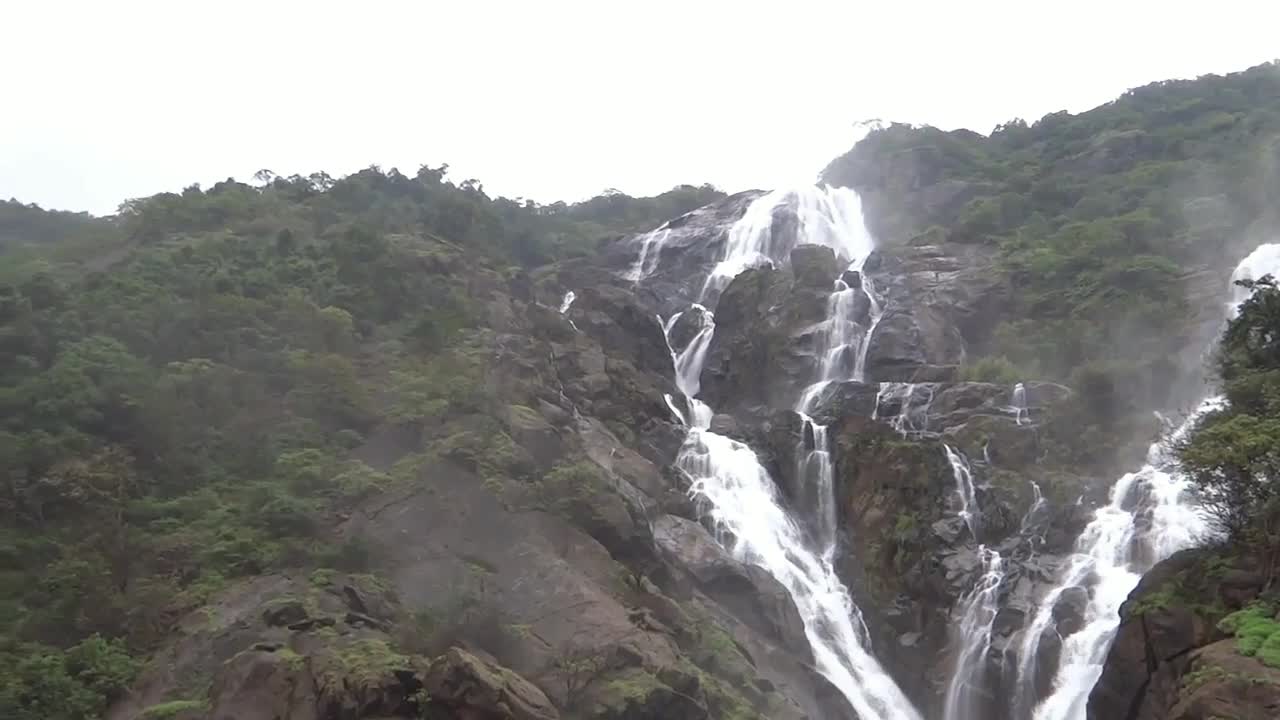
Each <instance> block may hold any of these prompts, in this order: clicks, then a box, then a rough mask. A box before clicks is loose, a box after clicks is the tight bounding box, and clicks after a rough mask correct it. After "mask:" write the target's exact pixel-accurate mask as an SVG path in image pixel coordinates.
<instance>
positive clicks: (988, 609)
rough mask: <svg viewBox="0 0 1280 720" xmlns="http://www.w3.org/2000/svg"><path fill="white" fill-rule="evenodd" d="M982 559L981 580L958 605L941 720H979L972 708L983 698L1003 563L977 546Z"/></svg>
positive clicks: (996, 555) (998, 605) (983, 547)
mask: <svg viewBox="0 0 1280 720" xmlns="http://www.w3.org/2000/svg"><path fill="white" fill-rule="evenodd" d="M978 554H979V556H980V557H981V558H982V576H981V577H979V578H978V581H977V582H976V583H974V586H973V589H972V590H971V591H969V594H968V595H967V596H965V597H964V598H963V599H962V600H961V601H960V605H959V608H960V612H959V616H960V624H959V626H958V634H959V638H960V647H959V652H958V653H957V655H956V662H955V669H954V670H952V672H951V679H950V680H949V681H948V683H947V694H946V698H945V700H944V704H943V713H942V717H943V718H944V720H983V719H984V718H985V716H984V715H982V714H981V713H980V712H979V709H978V708H977V707H975V705H976V698H977V697H978V696H981V695H982V694H983V692H982V691H983V679H984V675H985V674H986V669H987V652H988V651H989V650H990V649H991V630H992V628H993V627H994V626H995V623H996V613H997V612H999V610H1000V585H1001V584H1002V583H1003V582H1004V559H1003V558H1001V557H1000V553H998V552H996V551H995V550H991V549H990V548H987V547H986V546H984V545H979V546H978Z"/></svg>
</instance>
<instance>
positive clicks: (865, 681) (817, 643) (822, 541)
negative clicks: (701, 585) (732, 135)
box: [636, 187, 919, 720]
mask: <svg viewBox="0 0 1280 720" xmlns="http://www.w3.org/2000/svg"><path fill="white" fill-rule="evenodd" d="M783 207H787V208H790V209H793V210H794V211H795V213H796V218H797V222H798V238H799V239H798V242H799V243H803V244H820V245H825V246H828V247H831V248H833V249H834V250H835V251H836V252H837V254H838V255H840V256H841V257H842V258H843V259H844V260H845V261H846V262H848V263H850V266H851V267H853V266H858V267H860V264H861V262H862V261H863V260H864V259H865V258H866V255H867V254H868V253H869V252H870V248H871V242H870V236H869V234H868V233H867V231H866V228H865V226H864V225H863V221H862V214H861V208H860V204H859V199H858V196H857V194H856V193H854V192H853V191H852V190H847V189H833V188H817V187H809V188H803V189H800V190H796V191H790V192H771V193H768V194H765V195H763V196H761V197H760V198H757V199H756V200H755V201H754V202H752V203H751V205H750V206H749V207H748V208H747V210H746V212H745V213H744V214H743V216H742V218H740V219H739V220H738V221H737V222H736V223H734V225H733V227H732V228H731V229H730V231H729V237H728V240H727V243H726V248H725V253H724V256H723V258H722V259H721V260H720V262H719V263H718V264H717V265H716V267H715V269H714V270H713V271H712V272H711V274H710V275H709V276H708V278H707V280H706V283H705V285H704V286H703V291H702V296H703V297H704V298H718V297H719V294H720V292H721V291H722V290H723V289H724V288H725V287H727V286H728V284H729V282H730V281H731V280H732V279H733V277H734V276H736V275H737V274H738V273H740V272H742V271H743V270H745V269H747V268H750V267H756V266H760V265H763V264H775V263H781V262H785V260H786V258H787V256H788V254H789V253H790V250H791V248H790V247H785V246H783V245H781V244H780V242H782V241H780V240H779V239H777V238H774V237H773V232H772V230H773V219H774V213H775V211H777V210H779V209H780V208H783ZM641 252H642V253H646V254H647V253H651V252H652V249H651V248H650V247H649V243H648V241H646V243H645V244H644V245H643V246H642V249H641ZM637 267H639V268H640V272H639V273H636V277H637V281H638V280H639V279H643V277H644V275H645V270H644V267H645V262H644V260H643V259H641V260H640V261H638V262H637ZM841 292H845V290H842V289H841V288H839V286H838V285H837V287H836V290H835V293H834V294H839V293H841ZM710 302H714V299H713V300H710ZM841 302H842V300H841V299H840V298H835V299H833V301H832V303H831V305H830V306H829V308H832V309H833V313H832V314H833V315H834V314H835V312H838V308H839V306H840V303H841ZM701 316H702V317H703V318H704V320H703V321H702V326H701V327H700V328H699V330H698V333H697V334H696V335H695V336H694V338H693V339H692V340H690V341H689V343H688V344H687V345H686V346H685V347H683V348H681V349H680V350H679V351H678V352H677V351H676V350H674V349H673V350H672V355H673V361H674V365H675V368H676V383H677V386H678V387H679V388H680V390H681V392H682V393H684V395H685V396H686V399H687V402H688V406H689V416H690V417H689V418H687V419H686V425H687V426H688V427H689V433H688V436H687V438H686V439H685V443H684V445H683V447H682V448H681V450H680V454H679V456H678V457H677V460H676V465H677V467H679V468H680V469H681V470H683V471H684V472H685V473H686V474H687V475H688V476H689V477H690V479H691V480H692V488H691V492H692V493H693V494H694V496H695V497H698V498H699V499H702V500H704V501H706V502H707V503H708V505H709V507H710V511H709V515H710V518H711V520H712V521H713V522H714V526H715V530H716V536H717V539H718V540H719V541H720V542H721V543H722V544H724V545H725V546H726V548H728V549H729V550H730V551H731V552H732V553H733V555H734V556H735V557H737V558H738V559H740V560H742V561H744V562H748V563H752V564H755V565H759V566H760V567H762V568H764V569H765V570H767V571H768V572H769V573H770V574H771V575H773V577H774V578H776V579H777V580H778V581H779V582H780V583H781V584H782V585H783V586H784V587H786V588H787V590H788V591H789V592H790V594H791V596H792V598H793V599H794V601H795V603H796V607H797V608H798V609H799V611H800V616H801V619H802V620H803V622H804V627H805V635H806V637H807V638H808V640H809V644H810V646H811V647H812V649H813V654H814V659H815V661H816V665H817V667H818V669H819V671H821V672H822V674H823V675H824V676H826V677H827V679H828V680H830V681H831V682H832V683H833V684H834V685H835V686H836V687H837V688H838V689H839V690H840V692H841V693H842V694H843V695H844V696H845V697H846V698H847V699H848V700H849V703H850V704H851V705H852V706H853V708H854V710H855V711H856V712H857V714H858V717H859V719H860V720H919V714H918V713H917V712H916V711H915V709H914V708H913V707H912V704H911V702H910V701H909V700H908V699H907V697H906V695H905V694H903V692H902V690H901V689H900V688H898V686H897V685H896V684H895V683H894V682H893V679H892V678H890V677H889V675H888V673H886V672H885V671H884V669H883V668H882V667H881V666H880V664H879V662H877V661H876V659H875V657H874V655H873V654H872V653H871V650H870V641H869V637H868V633H867V629H866V626H865V624H864V623H863V621H862V614H861V612H860V611H859V609H858V608H857V606H856V605H855V604H854V603H853V600H852V598H851V597H850V595H849V591H848V589H847V588H846V587H845V586H844V584H843V583H842V582H841V580H840V578H839V576H838V575H837V573H836V571H835V567H834V563H833V559H834V553H835V516H834V512H835V510H834V498H833V492H834V489H833V487H832V484H833V470H832V465H831V460H830V452H829V447H828V438H827V432H826V431H827V428H826V427H824V426H821V425H819V424H817V423H814V422H813V421H812V420H810V419H808V417H807V416H805V422H806V423H808V426H809V427H808V429H809V430H810V431H811V432H812V436H813V443H812V448H811V449H810V450H809V452H808V455H807V456H806V457H805V458H804V464H805V466H806V469H809V468H812V471H811V472H806V475H805V476H806V477H810V476H812V479H813V489H814V491H815V492H816V493H817V494H818V495H819V498H820V501H819V507H820V509H821V510H820V515H822V516H823V517H824V518H825V517H826V516H827V515H828V514H829V515H830V518H829V520H822V519H820V520H819V522H818V525H819V531H818V533H817V535H818V538H819V540H818V543H817V545H818V546H819V547H818V548H817V549H816V550H817V551H816V552H815V548H813V547H812V543H811V542H810V541H809V540H808V539H807V535H806V533H805V532H803V531H802V530H801V528H800V526H799V524H798V523H797V522H796V521H795V520H794V519H793V518H792V517H791V515H790V514H789V513H788V512H787V510H786V509H785V507H784V506H783V503H782V501H781V499H780V498H779V497H778V495H777V490H776V486H775V484H774V482H773V479H772V478H770V477H769V474H768V472H767V471H766V470H765V469H764V467H763V466H762V465H761V464H760V461H759V458H757V457H756V454H755V453H754V452H753V451H752V450H751V448H750V447H748V446H747V445H745V444H743V443H740V442H738V441H736V440H732V439H730V438H727V437H724V436H721V435H718V434H716V433H714V432H712V431H711V430H710V429H709V427H710V421H711V417H712V411H711V409H710V408H709V407H707V406H706V404H705V403H702V402H701V401H700V400H698V399H697V398H696V397H695V396H696V395H697V393H698V391H699V389H700V380H699V378H700V376H701V373H702V366H703V363H704V362H705V359H706V352H707V349H708V348H709V347H710V344H711V339H712V337H713V336H714V333H715V322H714V319H713V315H712V314H711V313H710V312H708V311H704V312H703V313H701ZM677 319H678V318H675V317H673V318H672V319H670V320H668V321H667V322H666V323H664V324H663V327H664V329H665V330H666V333H667V344H668V346H670V345H671V340H670V333H671V331H672V329H673V328H674V327H675V324H676V320H677ZM832 320H833V319H832V318H828V320H827V322H828V324H829V325H828V332H827V333H825V336H826V337H827V338H828V339H827V340H825V344H827V345H828V346H831V345H833V344H834V343H846V344H847V343H848V340H847V339H846V336H845V334H844V333H846V332H847V328H848V326H849V325H850V324H849V323H843V322H833V321H832ZM838 328H845V329H838ZM826 350H827V354H830V353H829V351H830V350H831V347H828V348H826ZM824 367H827V364H826V363H824ZM838 367H839V363H831V364H830V366H829V367H827V369H824V370H822V372H823V373H824V374H826V373H827V372H832V373H835V372H837V369H835V368H838ZM824 380H830V378H819V382H820V383H821V382H823V381H824ZM814 396H815V395H814V394H812V393H809V392H806V393H804V394H803V395H802V397H801V400H800V402H801V405H803V406H807V404H808V403H809V402H811V401H812V398H813V397H814ZM668 404H669V405H670V406H671V407H672V409H673V411H675V405H674V402H672V401H671V400H670V399H668ZM800 409H801V410H802V411H803V410H804V409H805V407H801V408H800ZM676 414H677V415H678V416H681V414H680V413H678V412H677V413H676ZM681 417H682V419H684V418H683V416H681Z"/></svg>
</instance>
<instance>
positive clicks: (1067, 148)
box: [825, 63, 1280, 385]
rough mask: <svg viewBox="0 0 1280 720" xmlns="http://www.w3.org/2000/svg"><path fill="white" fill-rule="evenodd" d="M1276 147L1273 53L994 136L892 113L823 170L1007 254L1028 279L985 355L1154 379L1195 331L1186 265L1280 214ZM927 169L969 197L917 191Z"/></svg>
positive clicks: (1279, 71)
mask: <svg viewBox="0 0 1280 720" xmlns="http://www.w3.org/2000/svg"><path fill="white" fill-rule="evenodd" d="M1278 161H1280V66H1277V65H1276V64H1274V63H1271V64H1266V65H1260V66H1258V67H1255V68H1252V69H1250V70H1247V71H1244V72H1240V73H1234V74H1231V75H1227V76H1216V75H1209V76H1204V77H1202V78H1199V79H1196V80H1170V81H1164V82H1157V83H1152V84H1150V85H1146V86H1143V87H1139V88H1135V89H1133V90H1130V91H1129V92H1127V93H1125V94H1124V95H1123V96H1121V97H1119V98H1117V99H1116V100H1114V101H1112V102H1110V103H1107V104H1105V105H1101V106H1099V107H1097V108H1094V109H1092V110H1089V111H1087V112H1082V113H1079V114H1075V115H1072V114H1070V113H1067V112H1065V111H1064V112H1057V113H1052V114H1050V115H1046V116H1045V117H1043V118H1040V119H1039V120H1037V121H1035V122H1032V123H1027V122H1025V121H1023V120H1012V121H1010V122H1008V123H1005V124H1003V125H1000V126H999V127H997V128H995V130H994V131H993V132H992V133H991V134H990V135H979V134H977V133H974V132H970V131H967V130H957V131H954V132H944V131H941V130H938V129H935V128H930V127H912V126H908V125H901V124H894V125H890V126H888V127H885V128H883V129H881V130H878V131H875V132H872V133H871V134H870V135H869V136H868V137H867V139H866V140H864V141H863V142H861V143H859V144H858V145H857V146H856V147H855V148H854V149H853V150H851V151H850V152H849V153H848V154H846V155H844V156H842V157H840V158H838V159H836V160H835V161H834V162H833V163H832V164H831V165H830V166H829V167H828V168H827V170H826V173H825V176H826V177H827V178H829V179H831V180H833V181H841V182H850V183H852V184H853V185H854V186H864V185H873V186H879V187H882V188H884V190H885V191H886V192H887V193H888V194H890V195H891V196H894V197H895V198H906V201H905V202H902V203H901V204H900V205H898V206H896V207H894V214H895V215H896V217H893V218H891V219H890V221H889V222H888V223H887V229H888V230H889V232H890V233H891V234H908V235H909V234H912V233H914V232H922V233H923V237H924V238H926V239H927V238H928V237H929V233H928V232H924V231H926V230H928V227H927V226H928V225H930V224H934V223H936V224H938V225H940V226H939V227H935V228H933V229H932V230H933V232H938V233H941V234H942V235H944V236H946V237H947V238H948V239H949V240H951V241H955V242H962V243H973V244H978V245H984V246H988V247H990V248H991V249H993V250H994V251H995V252H996V253H997V254H998V257H999V261H1000V269H1001V272H1002V273H1003V274H1004V275H1006V276H1007V278H1008V281H1009V283H1010V285H1011V287H1012V291H1013V292H1012V295H1011V302H1010V303H1009V305H1008V306H1007V307H1006V308H1003V311H1002V313H1001V315H1002V317H1003V318H1004V322H1003V323H1001V324H1000V325H999V326H998V327H996V328H995V330H994V333H993V337H992V338H990V341H989V342H988V343H987V346H986V347H985V348H983V350H984V351H985V354H986V355H988V356H991V357H995V358H1000V359H1002V360H1004V361H1007V362H1008V363H1009V364H1011V365H1012V366H1013V367H1014V368H1017V370H1018V371H1019V372H1020V373H1021V374H1022V375H1023V376H1024V377H1026V376H1037V377H1054V378H1060V379H1064V380H1065V379H1070V378H1071V377H1072V375H1073V374H1076V375H1077V376H1079V375H1080V374H1087V373H1089V372H1092V371H1094V370H1101V371H1103V372H1104V373H1105V374H1107V375H1110V376H1112V377H1113V378H1125V379H1128V380H1130V381H1131V384H1135V385H1140V384H1142V382H1141V378H1142V377H1154V378H1158V379H1167V378H1168V376H1169V372H1170V370H1171V368H1170V367H1169V356H1170V355H1171V354H1173V353H1175V352H1177V350H1178V349H1179V348H1181V347H1184V346H1185V344H1186V342H1187V340H1188V338H1186V337H1185V335H1184V332H1183V329H1184V326H1185V319H1186V316H1187V314H1188V313H1189V312H1193V311H1195V310H1196V309H1195V308H1191V307H1189V306H1188V304H1187V297H1186V295H1185V293H1184V288H1183V280H1184V277H1183V275H1184V269H1185V268H1186V267H1188V266H1190V265H1193V264H1196V263H1197V262H1203V261H1205V260H1206V259H1214V258H1222V257H1231V256H1238V257H1243V256H1244V255H1245V254H1247V252H1248V250H1250V249H1252V247H1253V246H1255V245H1257V244H1258V243H1260V242H1265V241H1267V239H1269V237H1270V236H1269V233H1270V231H1272V230H1274V229H1275V228H1277V227H1280V207H1278V206H1277V204H1276V202H1275V201H1276V198H1277V196H1278V195H1280V174H1278V173H1280V162H1278ZM922 184H932V185H935V186H937V187H941V188H944V189H946V190H948V191H949V192H950V193H953V194H954V199H952V196H951V195H948V196H947V197H946V198H944V199H946V200H947V202H942V201H941V200H930V199H928V198H917V197H915V195H914V194H913V189H914V188H915V187H918V186H920V185H922ZM956 203H959V204H958V205H956ZM1084 379H1086V380H1087V378H1084ZM1077 384H1079V383H1077Z"/></svg>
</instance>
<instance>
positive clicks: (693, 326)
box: [668, 305, 711, 353]
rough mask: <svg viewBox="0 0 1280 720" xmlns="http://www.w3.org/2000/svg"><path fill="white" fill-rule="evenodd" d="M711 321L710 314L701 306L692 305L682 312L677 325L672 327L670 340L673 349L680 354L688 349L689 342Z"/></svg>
mask: <svg viewBox="0 0 1280 720" xmlns="http://www.w3.org/2000/svg"><path fill="white" fill-rule="evenodd" d="M710 319H711V315H710V313H708V312H707V311H706V309H705V308H703V307H702V306H701V305H691V306H690V307H689V308H688V309H686V310H682V311H681V312H680V317H678V318H676V322H675V324H674V325H672V326H671V335H670V337H669V338H668V339H669V340H670V342H671V349H672V350H673V351H675V352H677V353H678V352H681V351H682V350H684V349H685V348H686V347H688V346H689V342H690V341H692V340H693V338H694V336H696V335H697V334H698V333H699V332H700V331H701V330H702V328H704V327H706V325H707V323H708V322H709V321H710Z"/></svg>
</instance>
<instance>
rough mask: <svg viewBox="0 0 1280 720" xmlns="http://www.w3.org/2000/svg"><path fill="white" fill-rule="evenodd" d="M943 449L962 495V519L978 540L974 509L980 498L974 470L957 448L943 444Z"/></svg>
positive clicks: (958, 490) (958, 491)
mask: <svg viewBox="0 0 1280 720" xmlns="http://www.w3.org/2000/svg"><path fill="white" fill-rule="evenodd" d="M942 449H943V451H945V452H946V454H947V462H949V463H951V474H952V475H953V476H955V479H956V494H958V495H959V496H960V513H959V514H960V519H961V520H964V525H965V527H967V528H969V535H970V536H972V537H973V539H974V540H975V541H976V540H977V539H978V518H977V516H976V515H975V514H974V511H975V510H976V509H977V507H978V500H977V497H976V493H975V492H974V489H973V471H972V470H970V468H969V463H968V462H967V461H966V460H965V459H964V456H963V455H961V454H960V453H958V452H956V449H955V448H953V447H951V446H950V445H943V446H942Z"/></svg>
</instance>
